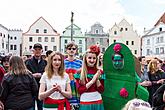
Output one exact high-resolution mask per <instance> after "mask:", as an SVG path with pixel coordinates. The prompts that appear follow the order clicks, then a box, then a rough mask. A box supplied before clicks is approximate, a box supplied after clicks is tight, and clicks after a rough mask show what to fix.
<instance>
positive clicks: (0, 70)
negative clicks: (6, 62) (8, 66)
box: [0, 66, 5, 82]
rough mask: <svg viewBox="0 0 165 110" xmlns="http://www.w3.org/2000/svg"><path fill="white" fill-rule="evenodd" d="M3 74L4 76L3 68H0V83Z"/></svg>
mask: <svg viewBox="0 0 165 110" xmlns="http://www.w3.org/2000/svg"><path fill="white" fill-rule="evenodd" d="M4 74H5V70H4V68H3V67H1V66H0V82H1V81H2V79H3V76H4Z"/></svg>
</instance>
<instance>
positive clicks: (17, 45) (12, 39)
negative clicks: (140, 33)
mask: <svg viewBox="0 0 165 110" xmlns="http://www.w3.org/2000/svg"><path fill="white" fill-rule="evenodd" d="M9 35H10V36H9V51H10V52H9V53H12V54H13V55H18V56H20V55H21V51H22V30H17V29H11V30H9Z"/></svg>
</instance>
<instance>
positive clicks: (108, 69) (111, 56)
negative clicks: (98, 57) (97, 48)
mask: <svg viewBox="0 0 165 110" xmlns="http://www.w3.org/2000/svg"><path fill="white" fill-rule="evenodd" d="M103 71H104V73H105V75H106V79H105V82H104V86H105V88H104V93H103V94H102V97H103V104H104V109H105V110H121V109H122V108H123V107H124V105H125V104H126V103H127V102H128V101H129V100H131V99H134V98H139V99H142V100H145V101H147V100H148V91H147V90H146V89H145V88H144V87H142V86H140V85H139V84H138V80H137V79H138V75H137V73H136V71H135V62H134V56H133V55H132V53H131V51H130V50H129V48H128V47H127V46H126V45H124V44H122V43H114V44H111V45H110V46H109V47H108V48H107V50H106V52H105V54H104V56H103Z"/></svg>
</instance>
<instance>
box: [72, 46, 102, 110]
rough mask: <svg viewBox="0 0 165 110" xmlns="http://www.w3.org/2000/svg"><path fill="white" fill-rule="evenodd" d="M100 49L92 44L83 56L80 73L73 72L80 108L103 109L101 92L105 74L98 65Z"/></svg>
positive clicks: (81, 109) (82, 109) (84, 109)
mask: <svg viewBox="0 0 165 110" xmlns="http://www.w3.org/2000/svg"><path fill="white" fill-rule="evenodd" d="M99 53H100V49H99V47H98V46H96V45H93V46H91V47H90V49H89V50H88V51H87V52H86V53H85V55H84V56H83V65H82V70H81V74H75V75H74V76H75V78H76V79H77V83H78V85H77V87H78V92H79V94H80V110H104V107H103V102H102V97H101V93H102V92H103V91H104V80H103V79H105V76H104V74H103V71H102V70H101V69H99V67H98V63H99V60H98V55H99Z"/></svg>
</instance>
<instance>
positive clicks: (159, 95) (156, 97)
mask: <svg viewBox="0 0 165 110" xmlns="http://www.w3.org/2000/svg"><path fill="white" fill-rule="evenodd" d="M164 91H165V84H163V85H162V86H160V87H159V88H158V89H157V90H156V92H155V93H154V94H153V102H152V104H153V107H154V109H153V110H163V109H164V107H165V102H163V93H164Z"/></svg>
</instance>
